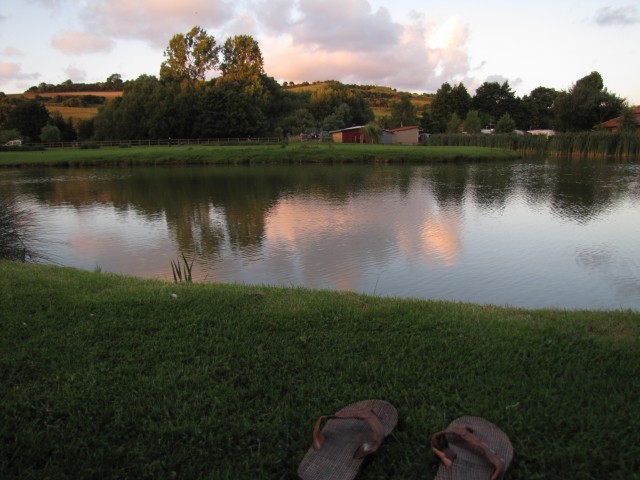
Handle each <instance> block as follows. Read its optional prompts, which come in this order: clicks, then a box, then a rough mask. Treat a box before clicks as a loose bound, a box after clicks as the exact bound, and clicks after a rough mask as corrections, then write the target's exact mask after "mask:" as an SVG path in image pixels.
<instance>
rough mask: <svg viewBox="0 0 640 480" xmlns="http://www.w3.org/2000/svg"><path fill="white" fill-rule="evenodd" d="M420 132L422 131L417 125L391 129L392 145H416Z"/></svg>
mask: <svg viewBox="0 0 640 480" xmlns="http://www.w3.org/2000/svg"><path fill="white" fill-rule="evenodd" d="M420 130H422V129H421V128H420V127H419V126H417V125H412V126H410V127H399V128H392V129H391V133H393V143H394V144H396V145H418V144H419V143H420Z"/></svg>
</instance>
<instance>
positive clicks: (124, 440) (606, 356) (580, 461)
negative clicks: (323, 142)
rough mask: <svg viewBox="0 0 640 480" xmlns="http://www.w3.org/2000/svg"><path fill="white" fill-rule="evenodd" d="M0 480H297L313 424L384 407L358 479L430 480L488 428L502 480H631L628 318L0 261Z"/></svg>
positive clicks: (635, 393) (634, 437) (635, 415)
mask: <svg viewBox="0 0 640 480" xmlns="http://www.w3.org/2000/svg"><path fill="white" fill-rule="evenodd" d="M0 306H1V308H0V328H2V336H0V376H1V378H2V382H1V383H0V436H1V438H0V478H3V479H13V478H16V479H18V478H19V479H30V478H136V479H137V478H151V477H153V478H169V477H176V478H242V479H245V478H246V479H254V478H266V479H272V478H283V479H288V478H291V479H293V478H296V477H295V472H296V469H297V466H298V463H299V462H300V460H301V459H302V457H303V456H304V454H305V452H306V450H307V449H308V447H309V446H310V444H311V430H312V427H313V424H314V422H315V420H316V418H317V417H318V416H319V415H321V414H328V413H332V412H334V411H336V410H338V409H339V408H341V407H343V406H344V405H346V404H349V403H352V402H354V401H358V400H362V399H370V398H374V399H376V398H377V399H384V400H387V401H389V402H391V403H393V404H394V405H395V406H396V408H397V409H398V412H399V415H400V422H399V424H398V427H397V429H396V430H395V432H394V433H393V434H392V435H391V436H390V437H389V438H387V440H386V441H385V443H384V445H383V447H382V448H381V451H380V452H379V453H378V455H377V456H376V457H375V458H374V459H373V461H372V462H371V463H370V464H368V465H367V466H366V467H365V469H364V470H363V472H362V475H361V476H360V477H359V478H362V479H374V478H375V479H421V478H427V479H428V478H434V477H435V473H436V470H437V464H436V462H435V459H434V457H433V455H431V454H430V453H429V450H428V443H429V439H430V436H431V434H432V433H434V432H436V431H439V430H441V429H443V428H444V427H446V426H447V425H448V424H449V422H451V421H452V420H453V419H455V418H457V417H459V416H462V415H477V416H481V417H484V418H486V419H488V420H490V421H492V422H494V423H496V424H497V425H499V426H500V427H501V428H502V429H503V430H504V431H505V432H506V433H507V434H508V435H509V436H510V438H511V440H512V442H513V445H514V447H515V458H514V462H513V464H512V465H511V468H510V469H509V472H508V475H507V478H509V479H527V480H532V479H534V480H535V479H578V478H579V479H603V478H606V479H625V480H627V479H638V478H640V476H639V475H640V474H639V472H640V400H639V399H640V362H639V361H638V359H639V358H640V312H622V311H612V312H589V311H575V312H574V311H562V310H524V309H512V308H497V307H491V306H477V305H472V304H461V303H448V302H440V301H438V302H430V301H413V300H397V299H384V298H376V297H370V296H364V295H359V294H354V293H339V292H327V291H311V290H304V289H299V288H295V289H294V288H291V289H287V288H269V287H263V286H239V285H225V284H195V285H174V284H171V283H165V282H160V281H151V280H140V279H135V278H130V277H120V276H115V275H110V274H104V273H99V272H84V271H79V270H73V269H63V268H59V267H50V266H33V265H24V264H20V263H13V262H7V261H0Z"/></svg>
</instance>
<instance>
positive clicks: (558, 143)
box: [425, 131, 640, 160]
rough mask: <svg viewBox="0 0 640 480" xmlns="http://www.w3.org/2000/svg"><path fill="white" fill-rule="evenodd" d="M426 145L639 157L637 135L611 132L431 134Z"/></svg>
mask: <svg viewBox="0 0 640 480" xmlns="http://www.w3.org/2000/svg"><path fill="white" fill-rule="evenodd" d="M425 144H426V145H428V146H447V147H459V146H464V147H471V146H476V147H493V148H503V149H509V150H515V151H517V152H519V153H522V154H535V155H552V156H557V157H580V158H585V157H586V158H600V157H615V158H619V159H630V160H633V159H638V158H640V135H638V134H634V133H632V132H631V133H610V132H605V131H594V132H575V133H560V134H556V135H554V136H550V137H546V136H544V135H517V134H515V133H510V134H495V135H486V134H478V135H465V134H455V135H446V134H441V135H432V136H431V137H429V139H428V140H427V142H426V143H425Z"/></svg>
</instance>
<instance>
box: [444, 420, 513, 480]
mask: <svg viewBox="0 0 640 480" xmlns="http://www.w3.org/2000/svg"><path fill="white" fill-rule="evenodd" d="M460 427H466V428H470V429H471V431H472V433H473V435H474V436H475V437H477V438H478V439H479V440H480V441H482V442H483V443H485V444H486V445H488V446H489V447H490V448H491V449H492V450H493V451H494V452H495V453H496V454H498V455H499V456H500V457H501V458H502V459H503V460H504V462H505V467H504V471H505V472H506V471H507V469H508V468H509V465H510V464H511V461H512V460H513V445H512V444H511V440H509V437H508V436H507V434H506V433H504V432H503V431H502V430H500V428H498V427H497V426H496V425H494V424H493V423H491V422H489V421H488V420H485V419H483V418H479V417H460V418H458V419H456V420H454V421H453V422H451V424H450V425H449V426H448V427H447V430H454V429H456V428H460ZM448 440H449V449H450V450H452V451H453V453H454V454H455V459H454V460H453V466H452V467H451V468H448V467H445V466H444V465H440V468H439V470H438V474H437V475H436V479H435V480H489V479H490V478H491V475H492V474H493V471H494V467H493V465H491V464H490V463H489V462H488V461H487V460H486V459H485V458H484V457H483V456H482V455H481V454H480V453H479V452H477V451H476V450H474V449H473V448H469V447H468V446H467V445H466V444H465V443H464V442H462V441H460V440H459V439H458V438H456V437H455V436H452V437H451V438H449V439H448Z"/></svg>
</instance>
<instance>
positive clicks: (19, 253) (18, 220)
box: [0, 195, 34, 262]
mask: <svg viewBox="0 0 640 480" xmlns="http://www.w3.org/2000/svg"><path fill="white" fill-rule="evenodd" d="M30 226H31V224H30V217H29V212H28V211H27V210H26V209H25V208H24V207H22V206H20V204H19V203H18V201H17V200H16V199H15V198H14V197H11V196H6V195H0V259H6V260H19V261H21V262H26V261H27V259H28V258H30V257H32V256H34V253H33V252H31V250H30V248H29V247H28V242H27V237H28V231H29V229H30Z"/></svg>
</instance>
